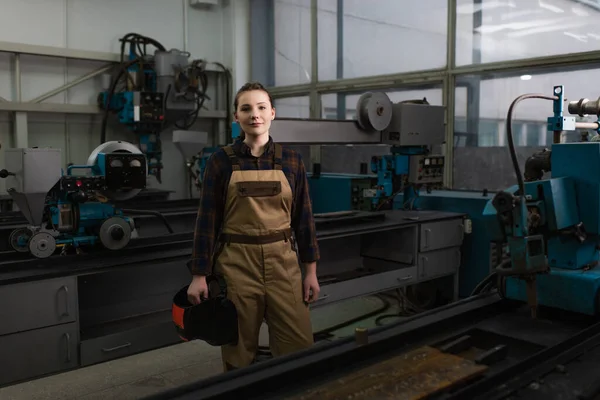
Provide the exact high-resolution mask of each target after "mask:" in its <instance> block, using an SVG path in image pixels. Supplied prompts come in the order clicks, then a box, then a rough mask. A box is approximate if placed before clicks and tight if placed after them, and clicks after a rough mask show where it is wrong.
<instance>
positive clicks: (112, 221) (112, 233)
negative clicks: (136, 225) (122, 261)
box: [98, 217, 131, 250]
mask: <svg viewBox="0 0 600 400" xmlns="http://www.w3.org/2000/svg"><path fill="white" fill-rule="evenodd" d="M98 236H99V237H100V242H101V243H102V245H103V246H104V247H106V248H107V249H109V250H120V249H122V248H123V247H125V246H127V244H129V240H131V226H129V223H127V221H125V220H124V219H123V218H119V217H111V218H109V219H107V220H106V221H104V222H103V223H102V225H101V226H100V233H99V235H98Z"/></svg>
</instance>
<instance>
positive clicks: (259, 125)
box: [235, 90, 275, 137]
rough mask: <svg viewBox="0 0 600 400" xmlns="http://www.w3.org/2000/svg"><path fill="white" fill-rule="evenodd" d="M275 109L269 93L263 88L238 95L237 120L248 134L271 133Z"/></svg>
mask: <svg viewBox="0 0 600 400" xmlns="http://www.w3.org/2000/svg"><path fill="white" fill-rule="evenodd" d="M273 119H275V109H274V108H273V107H271V101H270V100H269V95H268V94H267V93H265V92H264V91H262V90H250V91H248V92H243V93H242V94H240V96H239V97H238V108H237V110H236V112H235V120H236V122H237V123H239V124H240V126H241V128H242V130H243V131H244V132H245V133H246V135H250V136H255V137H256V136H261V135H264V134H267V133H269V128H270V127H271V121H273Z"/></svg>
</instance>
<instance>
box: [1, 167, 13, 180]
mask: <svg viewBox="0 0 600 400" xmlns="http://www.w3.org/2000/svg"><path fill="white" fill-rule="evenodd" d="M9 176H16V175H15V173H14V172H9V171H7V170H5V169H0V178H8V177H9Z"/></svg>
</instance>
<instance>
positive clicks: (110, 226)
mask: <svg viewBox="0 0 600 400" xmlns="http://www.w3.org/2000/svg"><path fill="white" fill-rule="evenodd" d="M0 10H1V11H0V304H1V306H2V308H1V309H0V400H13V399H14V400H44V399H52V400H54V399H56V400H67V399H78V400H92V399H117V400H128V399H157V400H158V399H235V398H239V399H284V398H285V399H354V400H358V399H363V400H375V399H384V398H385V399H436V400H437V399H440V400H441V399H444V400H450V399H460V400H466V399H486V400H491V399H526V400H535V399H544V400H550V399H561V400H570V399H573V400H577V399H596V398H598V399H600V384H599V382H600V361H599V360H600V320H598V315H599V314H600V269H598V268H599V267H598V262H599V260H600V175H599V174H598V172H597V171H598V170H599V169H600V122H599V117H600V93H599V92H598V91H597V90H598V89H597V88H595V87H591V86H592V83H593V82H596V81H595V80H594V79H592V78H593V77H594V76H597V77H598V78H599V79H600V28H598V26H599V25H598V23H597V21H598V20H597V19H596V18H597V17H600V0H421V1H420V2H419V1H411V2H408V1H399V0H377V1H374V0H373V1H367V0H182V1H177V0H169V1H166V0H122V1H89V0H48V1H44V2H41V1H23V0H0ZM55 17H56V19H54V18H55ZM378 43H380V44H381V45H379V44H378ZM354 53H356V55H355V54H354ZM596 74H597V75H596ZM247 82H260V83H262V84H263V85H264V86H265V87H266V88H267V89H268V92H269V93H270V95H271V96H272V98H273V106H274V108H275V112H276V114H275V119H274V120H273V121H272V123H271V125H270V130H269V135H270V137H272V139H273V141H274V142H276V143H279V144H281V145H282V146H284V148H290V149H292V150H295V151H296V152H297V153H299V154H300V155H301V157H302V160H303V162H304V166H305V168H306V170H307V182H308V189H309V192H310V199H311V203H312V212H313V215H314V221H315V227H316V237H317V240H318V246H319V250H320V259H319V261H318V262H317V278H318V283H319V286H320V293H319V297H318V299H316V301H314V302H312V303H310V305H309V309H310V319H311V322H312V329H313V337H314V345H312V346H310V347H309V348H305V349H303V350H299V351H296V352H292V353H290V354H286V355H280V356H276V357H274V356H273V354H272V353H271V351H274V350H273V343H270V340H269V326H268V323H267V322H268V321H266V319H265V321H264V322H263V325H262V326H261V327H260V335H259V336H260V337H259V343H258V347H257V348H256V349H255V353H256V354H255V358H254V362H252V364H251V365H249V366H245V367H242V368H238V369H234V370H232V371H228V372H224V371H223V369H224V364H225V363H224V361H223V360H222V357H221V356H222V354H221V348H220V347H219V345H217V344H216V343H214V342H211V341H210V340H204V339H203V338H201V337H200V338H199V337H193V338H191V337H184V335H182V332H183V331H184V329H183V328H182V327H181V324H183V322H181V321H184V320H185V321H186V322H188V326H189V321H190V320H191V319H190V318H191V317H189V316H190V315H192V314H191V311H188V310H191V309H192V308H193V307H190V308H189V309H186V313H185V314H183V311H182V314H179V311H180V308H179V305H178V304H177V301H176V300H175V299H176V294H177V293H178V292H179V291H180V290H182V288H185V287H186V286H187V285H190V282H191V281H192V274H191V272H190V270H189V269H188V261H189V260H190V259H191V257H192V250H193V244H194V233H195V229H196V225H197V223H196V220H197V215H198V210H199V207H200V200H199V199H200V193H201V191H202V190H210V182H212V180H211V181H210V182H208V181H207V183H206V185H204V180H205V178H206V176H205V174H204V172H205V170H206V168H207V165H208V162H209V160H211V157H212V156H213V154H216V153H217V152H220V151H221V148H222V147H223V146H227V145H230V144H232V143H234V142H236V141H239V140H242V138H241V136H242V134H243V132H242V131H241V128H240V124H239V123H237V122H236V121H235V117H234V114H235V112H236V109H235V108H234V98H235V95H236V93H237V91H238V89H239V88H240V87H242V86H243V85H244V84H245V83H247ZM257 169H258V161H257ZM594 171H596V172H594ZM240 190H241V189H240ZM249 196H250V195H249ZM252 196H257V197H260V196H267V197H268V196H269V195H265V194H264V193H263V194H262V195H252ZM257 201H258V200H257ZM294 235H296V236H297V233H294ZM286 241H287V237H286ZM292 242H293V239H292ZM256 243H258V242H256ZM261 246H262V245H261ZM292 254H293V253H292ZM294 257H295V256H294ZM299 264H302V263H301V262H299ZM206 304H213V303H208V302H207V303H206ZM200 306H201V305H200ZM200 306H198V307H200ZM196 309H198V308H196ZM180 315H184V316H185V317H180ZM188 317H189V318H188ZM186 318H187V319H186ZM259 325H260V323H259V324H258V325H257V326H259ZM257 330H258V328H257ZM308 334H310V331H308ZM587 353H589V354H587ZM253 354H254V353H253Z"/></svg>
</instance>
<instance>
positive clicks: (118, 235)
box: [110, 226, 125, 241]
mask: <svg viewBox="0 0 600 400" xmlns="http://www.w3.org/2000/svg"><path fill="white" fill-rule="evenodd" d="M110 237H111V238H113V239H114V240H116V241H119V240H121V239H123V237H125V232H124V231H123V228H121V227H120V226H114V227H113V228H112V229H111V230H110Z"/></svg>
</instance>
